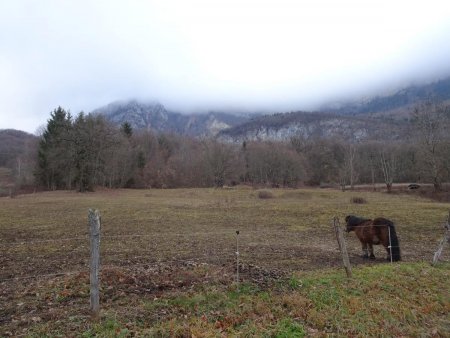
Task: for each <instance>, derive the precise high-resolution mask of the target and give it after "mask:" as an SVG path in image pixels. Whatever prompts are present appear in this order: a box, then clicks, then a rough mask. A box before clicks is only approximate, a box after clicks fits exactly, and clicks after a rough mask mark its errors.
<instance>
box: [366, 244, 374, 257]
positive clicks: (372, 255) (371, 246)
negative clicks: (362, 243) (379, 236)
mask: <svg viewBox="0 0 450 338" xmlns="http://www.w3.org/2000/svg"><path fill="white" fill-rule="evenodd" d="M367 246H368V247H369V253H370V256H369V258H370V259H375V255H374V254H373V245H372V243H369V244H367Z"/></svg>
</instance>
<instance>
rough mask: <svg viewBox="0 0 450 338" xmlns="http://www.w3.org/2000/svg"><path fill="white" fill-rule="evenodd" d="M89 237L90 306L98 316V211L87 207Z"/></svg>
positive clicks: (94, 314) (95, 316) (93, 313)
mask: <svg viewBox="0 0 450 338" xmlns="http://www.w3.org/2000/svg"><path fill="white" fill-rule="evenodd" d="M88 220H89V229H90V239H91V262H90V283H91V290H90V296H91V297H90V306H91V312H92V316H93V317H94V318H98V317H99V315H100V291H99V280H98V279H99V278H98V275H99V270H100V213H99V212H98V210H92V209H89V214H88Z"/></svg>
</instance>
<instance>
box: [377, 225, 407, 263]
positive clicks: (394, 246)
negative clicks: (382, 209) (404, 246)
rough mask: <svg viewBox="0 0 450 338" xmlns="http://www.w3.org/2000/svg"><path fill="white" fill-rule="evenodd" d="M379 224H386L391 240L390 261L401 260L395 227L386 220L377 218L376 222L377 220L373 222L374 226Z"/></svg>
mask: <svg viewBox="0 0 450 338" xmlns="http://www.w3.org/2000/svg"><path fill="white" fill-rule="evenodd" d="M376 223H379V224H380V225H381V224H386V225H387V226H388V227H389V236H390V240H391V243H390V245H391V248H390V249H391V250H390V252H391V256H392V261H394V262H397V261H399V260H401V259H402V257H401V255H400V243H399V241H398V237H397V232H396V231H395V226H394V223H393V222H392V221H390V220H388V219H386V218H379V219H378V222H377V219H376V220H374V224H376Z"/></svg>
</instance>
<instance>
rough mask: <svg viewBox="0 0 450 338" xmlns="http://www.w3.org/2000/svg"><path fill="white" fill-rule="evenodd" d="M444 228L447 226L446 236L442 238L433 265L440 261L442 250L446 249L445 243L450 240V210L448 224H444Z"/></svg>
mask: <svg viewBox="0 0 450 338" xmlns="http://www.w3.org/2000/svg"><path fill="white" fill-rule="evenodd" d="M444 228H445V234H444V237H443V238H442V239H441V241H440V243H439V246H438V249H437V251H436V252H435V253H434V256H433V261H432V262H431V265H435V264H436V263H437V262H438V260H439V257H441V254H442V250H444V246H445V243H447V242H450V211H449V213H448V218H447V224H444Z"/></svg>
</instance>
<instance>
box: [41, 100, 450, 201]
mask: <svg viewBox="0 0 450 338" xmlns="http://www.w3.org/2000/svg"><path fill="white" fill-rule="evenodd" d="M449 120H450V113H449V107H448V106H445V105H443V104H439V103H434V102H426V103H423V104H420V105H417V106H416V108H415V109H414V112H413V113H412V114H411V117H410V119H409V120H408V123H409V124H410V127H411V128H410V129H411V132H410V136H409V138H407V139H402V140H396V141H392V140H389V141H384V140H365V141H358V142H356V141H353V140H344V139H339V138H318V137H311V138H306V137H293V138H291V139H290V140H288V141H284V142H275V141H265V142H263V141H246V142H243V143H242V144H234V143H224V142H220V141H219V140H216V139H214V138H206V137H205V138H194V137H188V136H181V135H176V134H164V133H155V132H152V131H148V130H133V128H132V127H131V125H130V124H129V123H124V124H122V125H121V126H120V127H117V126H115V125H113V124H111V123H110V122H109V121H107V120H106V119H105V118H104V117H103V116H101V115H92V114H88V115H86V114H84V113H79V114H78V115H77V116H72V115H71V114H70V112H68V111H66V110H64V109H63V108H61V107H58V108H57V109H55V110H54V111H53V112H51V114H50V119H49V120H48V122H47V125H46V127H45V129H44V130H43V132H42V135H41V136H40V139H39V143H38V146H37V151H36V152H37V154H36V155H35V156H36V161H35V168H34V177H35V182H36V184H37V185H39V186H41V187H43V188H44V189H48V190H57V189H76V190H78V191H80V192H84V191H92V190H94V189H95V188H96V187H108V188H178V187H212V186H214V187H222V186H224V185H236V184H248V185H256V186H270V187H298V186H300V185H313V186H317V185H339V186H341V187H342V188H343V189H345V188H346V187H348V186H350V187H351V188H353V186H354V185H356V184H373V185H375V184H376V183H380V182H383V183H385V184H386V188H387V190H388V191H390V190H391V188H392V185H393V184H394V183H400V182H426V183H433V185H434V187H435V189H436V190H439V189H441V188H442V184H443V183H444V182H447V181H449V179H450V170H449V168H450V151H449V150H450V137H449V133H448V126H449V125H450V124H449Z"/></svg>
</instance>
